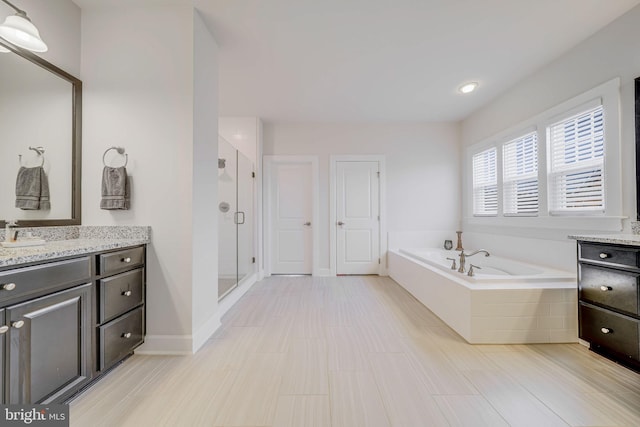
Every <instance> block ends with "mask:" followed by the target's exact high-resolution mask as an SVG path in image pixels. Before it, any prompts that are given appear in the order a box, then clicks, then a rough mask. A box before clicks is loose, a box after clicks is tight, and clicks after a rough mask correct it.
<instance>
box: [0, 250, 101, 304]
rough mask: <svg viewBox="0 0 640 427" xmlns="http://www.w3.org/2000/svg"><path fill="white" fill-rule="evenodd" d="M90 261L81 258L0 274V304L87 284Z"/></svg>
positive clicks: (89, 275) (89, 277)
mask: <svg viewBox="0 0 640 427" xmlns="http://www.w3.org/2000/svg"><path fill="white" fill-rule="evenodd" d="M90 260H91V258H90V257H82V258H74V259H70V260H65V261H57V262H51V263H47V264H41V265H34V266H31V267H23V268H16V269H14V270H6V271H0V303H2V302H4V301H8V300H16V299H18V298H23V297H27V296H36V295H38V294H44V293H45V291H48V290H55V289H62V288H66V287H71V286H73V285H77V284H80V283H85V282H88V281H89V280H90V279H91V261H90Z"/></svg>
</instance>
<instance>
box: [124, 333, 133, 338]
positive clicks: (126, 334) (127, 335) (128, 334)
mask: <svg viewBox="0 0 640 427" xmlns="http://www.w3.org/2000/svg"><path fill="white" fill-rule="evenodd" d="M122 338H131V332H125V333H124V334H122Z"/></svg>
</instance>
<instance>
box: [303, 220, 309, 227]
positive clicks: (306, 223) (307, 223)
mask: <svg viewBox="0 0 640 427" xmlns="http://www.w3.org/2000/svg"><path fill="white" fill-rule="evenodd" d="M302 225H306V226H307V227H310V226H311V223H310V222H309V221H307V222H305V223H304V224H302Z"/></svg>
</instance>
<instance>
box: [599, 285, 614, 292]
mask: <svg viewBox="0 0 640 427" xmlns="http://www.w3.org/2000/svg"><path fill="white" fill-rule="evenodd" d="M600 290H601V291H602V292H607V291H611V290H613V288H612V287H611V286H605V285H602V286H600Z"/></svg>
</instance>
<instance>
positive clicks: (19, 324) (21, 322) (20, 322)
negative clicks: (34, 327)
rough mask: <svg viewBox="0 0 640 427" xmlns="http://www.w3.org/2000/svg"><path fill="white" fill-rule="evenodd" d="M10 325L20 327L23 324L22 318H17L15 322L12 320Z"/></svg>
mask: <svg viewBox="0 0 640 427" xmlns="http://www.w3.org/2000/svg"><path fill="white" fill-rule="evenodd" d="M11 326H13V327H14V328H16V329H20V328H22V327H23V326H24V320H18V321H16V322H12V323H11Z"/></svg>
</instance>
